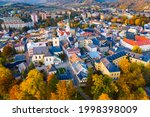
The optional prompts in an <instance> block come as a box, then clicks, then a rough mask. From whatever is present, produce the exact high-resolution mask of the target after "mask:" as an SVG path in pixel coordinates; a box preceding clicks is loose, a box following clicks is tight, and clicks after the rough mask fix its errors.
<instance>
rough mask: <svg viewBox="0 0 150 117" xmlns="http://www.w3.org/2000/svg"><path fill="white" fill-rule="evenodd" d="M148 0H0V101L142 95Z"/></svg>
mask: <svg viewBox="0 0 150 117" xmlns="http://www.w3.org/2000/svg"><path fill="white" fill-rule="evenodd" d="M149 99H150V0H0V100H149Z"/></svg>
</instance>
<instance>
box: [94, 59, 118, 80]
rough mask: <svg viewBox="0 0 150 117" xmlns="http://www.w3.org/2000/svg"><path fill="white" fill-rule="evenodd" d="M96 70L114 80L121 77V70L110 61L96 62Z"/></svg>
mask: <svg viewBox="0 0 150 117" xmlns="http://www.w3.org/2000/svg"><path fill="white" fill-rule="evenodd" d="M95 68H96V70H100V71H101V72H102V73H103V74H106V75H108V76H109V77H111V78H113V79H114V80H116V79H118V78H119V77H120V70H119V68H118V67H117V66H116V65H115V64H114V63H111V62H110V61H108V59H106V58H103V59H101V60H100V61H96V62H95Z"/></svg>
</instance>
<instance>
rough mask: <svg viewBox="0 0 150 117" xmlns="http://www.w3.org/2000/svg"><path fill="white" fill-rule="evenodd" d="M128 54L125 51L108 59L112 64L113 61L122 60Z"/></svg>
mask: <svg viewBox="0 0 150 117" xmlns="http://www.w3.org/2000/svg"><path fill="white" fill-rule="evenodd" d="M126 54H127V53H126V52H125V51H120V52H118V53H116V54H113V55H111V56H108V57H106V58H107V59H108V60H109V61H110V62H112V61H113V60H115V59H117V58H120V57H122V56H125V55H126Z"/></svg>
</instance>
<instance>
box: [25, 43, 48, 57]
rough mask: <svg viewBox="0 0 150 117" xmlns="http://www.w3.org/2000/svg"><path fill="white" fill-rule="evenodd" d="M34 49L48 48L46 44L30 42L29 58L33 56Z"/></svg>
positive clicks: (28, 44) (28, 45) (28, 47)
mask: <svg viewBox="0 0 150 117" xmlns="http://www.w3.org/2000/svg"><path fill="white" fill-rule="evenodd" d="M34 47H46V43H45V42H37V43H34V42H29V43H27V49H28V54H29V56H32V55H33V48H34Z"/></svg>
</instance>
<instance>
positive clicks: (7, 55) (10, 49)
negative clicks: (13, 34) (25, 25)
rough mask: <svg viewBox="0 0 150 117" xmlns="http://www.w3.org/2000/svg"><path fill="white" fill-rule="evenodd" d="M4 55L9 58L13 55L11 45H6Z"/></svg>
mask: <svg viewBox="0 0 150 117" xmlns="http://www.w3.org/2000/svg"><path fill="white" fill-rule="evenodd" d="M2 54H3V56H4V57H6V58H9V57H11V56H12V55H13V48H12V47H10V46H8V45H7V46H5V47H4V49H3V53H2Z"/></svg>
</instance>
